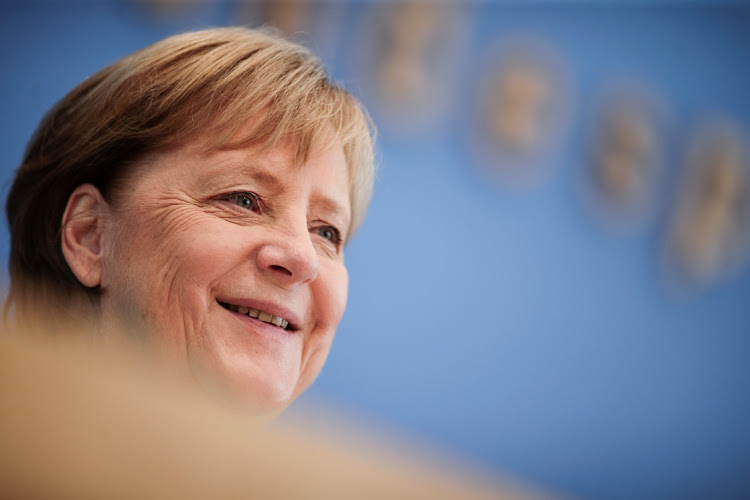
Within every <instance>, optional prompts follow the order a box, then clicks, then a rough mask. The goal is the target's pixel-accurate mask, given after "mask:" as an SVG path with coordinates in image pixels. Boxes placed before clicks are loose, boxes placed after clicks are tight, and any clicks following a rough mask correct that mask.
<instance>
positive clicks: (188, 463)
mask: <svg viewBox="0 0 750 500" xmlns="http://www.w3.org/2000/svg"><path fill="white" fill-rule="evenodd" d="M0 405H1V406H2V408H3V410H2V412H0V443H2V446H0V485H2V496H3V498H139V499H142V498H159V499H163V498H180V499H183V498H278V499H283V498H290V499H291V498H295V499H299V498H306V499H312V498H326V499H335V498H357V499H367V498H373V499H374V498H445V499H456V498H461V499H464V498H467V499H468V498H477V499H478V498H514V499H520V498H540V497H539V496H535V497H532V496H531V495H530V494H526V493H521V490H518V489H508V488H506V487H503V488H502V489H501V488H500V487H499V486H498V484H497V483H495V482H494V481H491V480H488V479H487V478H482V477H480V476H479V475H477V474H475V473H473V472H469V471H467V470H466V469H465V468H463V470H460V468H456V467H451V468H449V467H448V462H445V461H442V462H441V461H438V460H436V459H435V458H434V457H430V458H429V459H428V458H426V455H424V454H421V455H420V454H418V453H415V452H414V450H411V451H408V448H407V447H405V446H403V444H401V445H399V446H398V447H397V448H394V447H390V448H389V447H388V446H385V445H384V444H383V443H387V442H388V440H383V439H380V438H378V440H377V443H378V444H375V443H376V440H375V436H374V435H369V436H367V435H363V434H361V431H360V433H356V432H352V431H354V429H355V428H354V427H352V426H348V427H347V426H346V425H343V426H342V425H341V424H342V421H341V419H338V420H336V419H335V418H334V416H332V415H330V414H328V415H323V416H321V417H320V418H317V419H309V420H308V421H303V420H300V421H295V422H294V423H290V422H283V423H278V424H274V425H272V426H263V425H262V424H263V422H261V421H259V420H254V419H252V418H251V417H248V416H247V415H245V414H243V413H242V412H241V411H240V410H239V409H237V408H230V407H229V405H228V404H220V403H218V402H217V401H216V400H215V399H210V398H209V396H208V395H207V394H206V393H200V392H196V391H195V390H194V388H192V387H188V386H186V385H182V384H179V383H177V382H176V381H174V380H171V379H169V378H167V377H166V376H165V373H164V372H163V371H160V370H159V369H158V368H157V367H155V366H153V365H152V364H149V363H148V362H147V360H146V358H145V357H142V356H138V355H136V354H134V352H133V351H130V350H129V349H113V348H112V346H111V345H110V346H108V347H106V348H104V347H102V346H101V345H99V346H97V345H94V344H93V343H92V342H90V341H88V342H83V341H81V340H80V339H78V340H74V339H72V338H71V337H65V336H64V334H62V333H60V332H58V334H57V336H56V338H55V341H54V342H51V341H50V338H49V337H46V338H44V339H42V338H38V337H33V338H29V337H25V338H19V337H16V336H9V335H8V334H5V333H3V335H2V336H0ZM332 419H333V420H332ZM298 420H299V419H298ZM334 426H335V427H334ZM334 428H336V429H337V430H336V432H335V433H334V432H332V429H334ZM342 429H347V430H346V431H344V430H342ZM381 438H382V436H381ZM392 442H393V441H392ZM397 451H398V453H396V452H397ZM404 451H408V454H405V453H403V452H404Z"/></svg>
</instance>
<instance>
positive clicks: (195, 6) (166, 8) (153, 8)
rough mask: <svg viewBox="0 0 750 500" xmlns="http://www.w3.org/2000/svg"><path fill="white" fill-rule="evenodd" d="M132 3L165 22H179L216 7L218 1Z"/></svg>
mask: <svg viewBox="0 0 750 500" xmlns="http://www.w3.org/2000/svg"><path fill="white" fill-rule="evenodd" d="M131 3H133V4H135V5H136V6H138V7H142V8H144V9H146V10H147V11H148V13H149V14H151V15H152V16H154V17H156V18H157V19H160V20H163V21H169V20H179V19H180V18H182V17H183V16H184V15H185V14H194V13H196V12H198V13H200V12H201V11H204V10H205V9H210V8H213V7H214V6H215V4H216V3H217V0H203V1H201V2H197V1H195V0H131Z"/></svg>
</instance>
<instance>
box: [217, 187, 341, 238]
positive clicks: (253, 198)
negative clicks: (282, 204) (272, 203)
mask: <svg viewBox="0 0 750 500" xmlns="http://www.w3.org/2000/svg"><path fill="white" fill-rule="evenodd" d="M224 199H225V200H226V201H229V202H232V203H234V204H236V205H237V206H238V207H240V208H245V209H248V207H249V209H250V210H251V211H253V212H256V213H259V214H262V213H263V203H262V201H261V199H260V196H258V195H257V194H255V193H253V192H250V191H238V192H236V193H230V194H228V195H226V196H225V197H224ZM243 199H244V200H247V201H248V202H249V205H248V204H247V203H241V202H240V200H243ZM313 231H314V232H315V233H316V234H318V235H319V236H321V237H322V238H323V239H325V240H327V241H330V242H331V243H333V245H334V246H335V247H336V248H337V249H338V248H340V247H341V244H342V242H343V241H342V238H341V231H339V230H338V229H337V228H335V227H334V226H320V227H316V228H314V229H313ZM323 231H331V237H330V238H328V237H326V236H324V235H323V234H321V232H323Z"/></svg>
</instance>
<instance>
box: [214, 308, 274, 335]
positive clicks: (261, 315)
mask: <svg viewBox="0 0 750 500" xmlns="http://www.w3.org/2000/svg"><path fill="white" fill-rule="evenodd" d="M222 305H224V307H226V308H227V309H229V310H230V311H234V312H236V313H240V314H247V315H248V316H250V317H251V318H257V319H259V320H261V321H263V322H264V323H270V324H272V325H275V326H278V327H279V328H283V329H284V330H286V329H287V327H288V326H289V322H288V321H287V320H285V319H284V318H281V317H279V316H274V315H272V314H268V313H267V312H265V311H259V310H258V309H253V308H252V307H243V306H236V305H234V304H222Z"/></svg>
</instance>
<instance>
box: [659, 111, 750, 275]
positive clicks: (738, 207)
mask: <svg viewBox="0 0 750 500" xmlns="http://www.w3.org/2000/svg"><path fill="white" fill-rule="evenodd" d="M748 153H749V152H748V143H747V140H746V137H745V135H744V134H743V132H742V131H741V130H740V129H739V128H738V126H737V125H736V124H733V123H731V122H729V121H726V120H722V121H720V122H719V121H717V122H711V123H709V124H707V125H705V126H704V127H702V128H701V130H699V132H698V133H697V134H696V136H695V139H694V141H693V143H692V145H691V147H690V150H689V152H688V156H687V165H686V172H685V177H684V179H683V182H682V186H681V191H680V193H679V198H678V202H677V210H676V213H675V215H674V219H673V224H672V228H671V231H670V235H669V248H670V250H671V251H670V255H671V256H672V258H673V261H674V262H673V263H674V264H675V265H676V267H677V268H678V269H679V270H680V271H681V274H682V275H683V276H684V277H685V278H686V279H688V280H689V281H691V282H693V283H696V284H704V283H708V282H711V281H714V280H717V279H720V278H722V277H726V276H727V275H730V274H732V273H733V272H738V271H740V270H741V268H742V266H743V265H744V264H745V263H746V261H747V256H748V243H749V239H750V238H749V237H750V164H749V163H748V162H749V161H750V155H749V154H748Z"/></svg>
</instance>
